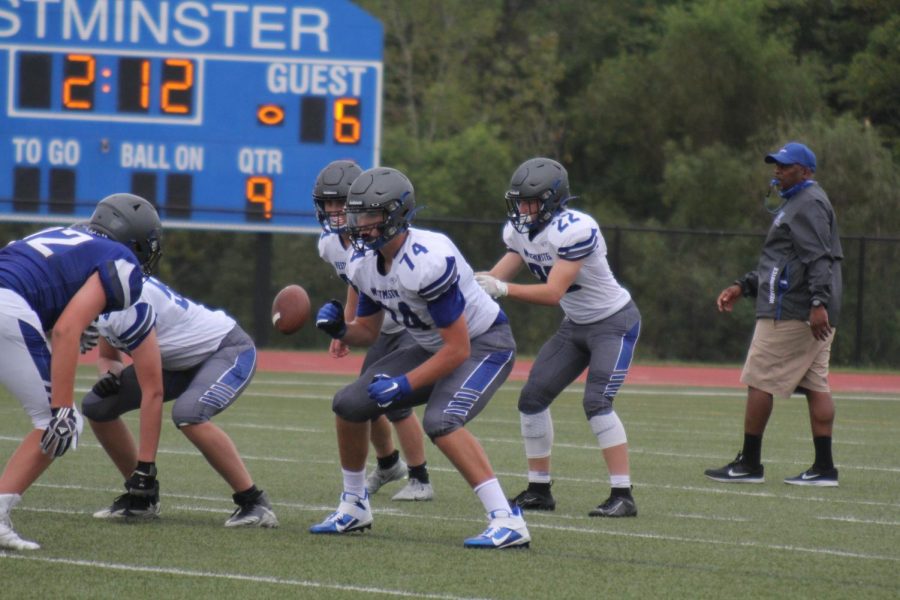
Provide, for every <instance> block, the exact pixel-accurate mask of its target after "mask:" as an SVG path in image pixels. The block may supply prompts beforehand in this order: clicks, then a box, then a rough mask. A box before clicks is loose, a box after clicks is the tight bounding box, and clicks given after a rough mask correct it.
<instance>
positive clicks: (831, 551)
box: [0, 484, 900, 598]
mask: <svg viewBox="0 0 900 600" xmlns="http://www.w3.org/2000/svg"><path fill="white" fill-rule="evenodd" d="M38 485H40V486H41V487H56V488H64V489H81V490H92V491H96V490H99V489H100V488H92V487H85V486H57V485H42V484H38ZM102 491H106V490H102ZM169 496H170V497H173V498H182V499H189V500H199V501H210V500H212V501H223V500H222V499H221V498H210V497H206V496H192V495H183V494H169ZM273 505H274V506H283V507H289V508H292V509H295V510H296V509H299V510H304V511H322V512H327V511H329V510H332V509H333V507H332V506H328V507H324V506H315V507H314V506H310V505H306V504H293V503H286V502H273ZM177 508H179V509H182V510H188V511H196V512H211V510H210V509H209V508H208V507H196V506H193V505H189V506H181V505H179V506H178V507H177ZM18 510H25V511H34V512H58V513H60V514H69V515H71V514H72V512H73V511H72V509H71V507H67V508H65V509H63V508H60V509H29V508H28V507H22V506H21V505H20V507H19V508H18ZM222 514H223V515H224V514H225V511H223V513H222ZM377 514H378V515H379V516H380V517H381V516H383V517H386V518H390V517H396V518H403V519H416V520H422V521H428V520H439V521H452V522H464V523H478V524H482V523H483V521H482V519H480V518H478V519H476V518H464V517H441V516H434V515H432V516H423V515H421V514H414V513H407V512H405V511H403V510H391V511H384V510H378V511H377ZM676 516H677V515H676ZM540 517H541V518H539V519H538V520H539V521H548V520H552V521H571V522H574V523H585V524H586V523H590V524H591V525H596V524H597V520H596V519H591V518H590V517H574V516H565V515H540ZM685 517H687V518H696V517H695V516H694V515H690V516H688V515H686V516H685ZM720 520H721V518H720ZM528 527H529V529H531V530H535V529H545V530H551V531H567V532H572V533H579V534H585V535H603V536H607V535H614V536H619V537H624V538H635V539H649V540H660V541H669V542H679V543H691V544H705V545H718V546H731V547H737V548H751V549H765V550H777V551H784V552H797V553H806V554H819V555H824V556H839V557H844V558H856V559H860V560H863V561H870V560H871V561H890V562H898V563H900V556H886V555H881V554H870V553H864V552H852V551H848V550H841V549H838V548H821V547H819V548H807V547H803V546H794V545H784V544H768V543H763V542H756V541H734V540H719V539H712V538H694V537H685V536H678V535H670V534H658V533H652V532H646V533H636V532H623V531H620V530H617V529H611V528H609V529H608V528H602V527H600V528H598V527H585V526H583V525H576V524H573V525H562V524H560V525H554V524H548V523H540V522H536V521H535V519H534V518H531V519H530V520H529V524H528ZM18 556H19V555H11V554H4V553H3V552H0V558H2V557H18ZM49 560H67V559H49ZM85 563H91V561H85ZM70 564H76V562H72V563H70ZM79 564H80V563H79ZM91 564H94V565H95V566H96V565H105V564H107V563H91ZM91 564H86V565H85V566H91ZM109 568H114V567H109ZM122 568H123V569H125V568H127V567H125V566H122ZM140 568H144V567H140ZM146 569H148V571H147V572H161V573H169V571H168V570H157V568H156V567H146ZM173 572H174V571H173ZM175 574H179V573H175ZM184 574H189V575H195V576H204V575H203V572H199V571H198V572H194V571H190V572H186V573H184ZM216 575H218V576H223V577H229V576H230V574H213V576H216ZM243 577H245V576H242V575H237V576H236V578H243ZM276 579H277V578H276ZM254 581H255V580H254ZM259 581H264V582H271V583H279V581H276V580H270V578H261V579H260V580H259ZM290 581H292V582H294V580H290ZM290 585H308V586H310V587H312V586H318V585H319V584H318V583H317V582H295V583H291V584H290ZM322 586H323V587H330V586H328V585H326V584H322ZM334 589H341V590H344V589H356V588H353V587H352V586H334ZM359 591H366V592H373V593H374V592H375V591H376V590H375V589H374V588H359ZM382 593H395V594H396V595H404V594H408V592H404V591H398V590H387V591H382ZM421 597H427V598H456V597H455V596H440V595H424V594H423V595H422V596H421Z"/></svg>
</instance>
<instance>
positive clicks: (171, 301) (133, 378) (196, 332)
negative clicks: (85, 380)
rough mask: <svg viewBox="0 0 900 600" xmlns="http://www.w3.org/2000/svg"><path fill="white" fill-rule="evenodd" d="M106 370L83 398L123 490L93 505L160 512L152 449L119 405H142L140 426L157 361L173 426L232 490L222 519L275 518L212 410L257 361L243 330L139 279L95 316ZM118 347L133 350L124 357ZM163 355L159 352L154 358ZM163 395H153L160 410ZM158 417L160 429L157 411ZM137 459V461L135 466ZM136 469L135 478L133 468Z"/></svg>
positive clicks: (256, 523) (138, 513) (243, 522)
mask: <svg viewBox="0 0 900 600" xmlns="http://www.w3.org/2000/svg"><path fill="white" fill-rule="evenodd" d="M96 327H97V329H98V331H99V333H100V336H101V340H100V359H99V361H98V363H97V367H98V368H99V370H100V372H101V373H104V375H103V376H102V377H101V378H100V379H99V380H98V381H97V383H96V384H95V385H94V386H93V389H92V390H91V391H90V392H89V393H88V394H87V395H86V396H85V398H84V400H83V402H82V411H83V413H84V416H86V417H87V418H88V422H89V423H90V424H91V429H93V431H94V435H96V437H97V439H98V440H99V441H100V444H101V445H102V446H103V448H104V449H105V450H106V452H107V454H108V455H109V457H110V458H111V459H112V461H113V463H114V464H115V465H116V467H117V468H118V469H119V471H120V472H121V473H122V474H123V475H124V476H125V477H126V479H127V481H126V483H125V490H126V491H125V493H124V494H122V495H121V496H119V497H118V498H116V499H115V501H114V502H113V504H112V505H111V506H110V507H108V508H105V509H103V510H100V511H98V512H96V513H94V517H96V518H99V519H140V518H148V517H150V518H152V517H156V516H158V515H159V482H158V481H157V479H156V465H155V463H154V462H153V458H152V457H151V458H150V459H149V461H148V459H147V458H145V457H143V456H141V455H140V454H139V453H138V450H137V448H136V447H135V444H134V440H133V439H132V437H131V432H130V431H129V429H128V426H127V425H126V424H125V422H124V421H123V420H122V419H121V418H120V417H121V415H122V414H124V413H126V412H128V411H131V410H135V409H138V408H140V410H141V415H140V423H141V425H140V427H141V432H142V438H143V432H144V428H145V427H146V423H145V419H146V418H147V417H148V415H147V413H146V412H145V407H144V403H145V397H144V394H142V387H143V375H144V373H146V372H147V371H151V372H152V370H153V369H155V370H156V374H157V377H159V378H160V379H161V381H162V383H163V389H162V390H161V394H160V396H161V398H162V400H163V401H168V400H173V399H174V400H175V403H174V406H173V407H172V420H173V421H174V422H175V426H176V427H178V428H179V429H180V430H181V432H182V433H183V434H184V435H185V437H187V438H188V439H189V440H190V441H191V443H193V444H194V445H195V446H196V447H197V449H199V450H200V452H201V453H202V454H203V456H204V457H205V458H206V460H207V461H208V462H209V464H210V465H211V466H212V467H213V469H215V470H216V472H218V473H219V475H221V476H222V478H223V479H224V480H225V481H226V482H227V483H228V485H229V486H230V487H231V489H232V490H233V492H234V493H233V495H232V499H233V500H234V503H235V504H236V505H237V508H236V509H235V510H234V513H233V514H232V515H231V518H229V519H228V520H227V521H226V522H225V526H226V527H277V526H278V519H277V518H276V516H275V513H274V512H273V511H272V504H271V502H270V501H269V498H268V495H267V494H266V493H265V492H264V491H263V490H261V489H259V488H257V487H256V485H254V483H253V479H252V478H251V477H250V473H249V472H248V471H247V468H246V466H244V462H243V461H242V460H241V457H240V454H238V451H237V448H236V447H235V445H234V442H233V441H232V440H231V438H230V437H229V436H228V434H227V433H225V432H224V431H223V430H222V429H220V428H219V427H218V426H216V425H215V424H214V423H213V422H212V421H211V420H210V419H211V418H212V417H214V416H215V415H217V414H219V413H220V412H222V411H223V410H225V409H226V408H228V407H229V406H231V404H232V403H234V401H235V400H236V399H237V398H238V396H240V394H241V393H242V392H243V391H244V390H245V389H246V387H247V386H248V385H249V384H250V380H251V378H252V377H253V375H254V373H255V371H256V347H255V346H254V344H253V340H252V339H251V338H250V336H249V335H247V333H245V332H244V330H243V329H241V327H240V326H239V325H238V324H237V323H236V322H235V320H234V319H232V318H231V317H230V316H228V315H227V314H225V312H223V311H221V310H211V309H209V308H207V307H205V306H203V305H201V304H197V303H195V302H193V301H191V300H189V299H187V298H185V297H183V296H181V295H179V294H178V293H176V292H174V291H173V290H172V289H170V288H169V287H167V286H166V285H165V284H163V283H162V282H161V281H159V280H158V279H155V278H152V277H151V278H149V279H148V280H147V281H146V282H145V283H144V289H143V292H142V293H141V297H140V299H139V300H138V301H137V302H136V303H135V304H134V305H133V306H131V307H130V308H128V309H127V310H123V311H118V312H111V313H104V314H102V315H100V317H99V318H98V319H97V321H96ZM123 354H128V355H130V356H131V358H132V360H133V362H132V364H131V365H129V366H127V367H126V366H125V365H124V364H123V356H122V355H123ZM160 359H161V360H160ZM161 406H162V404H161V402H160V404H159V407H160V410H159V414H161ZM159 414H157V415H156V416H155V417H154V416H153V415H150V418H151V419H155V423H154V426H155V432H156V439H157V440H158V439H159V429H160V428H159V419H160V416H159ZM135 464H137V467H135ZM133 472H138V473H141V474H142V477H141V478H140V479H139V481H138V483H139V485H135V481H134V479H135V477H134V475H133V474H132V475H131V476H130V477H129V474H130V473H133Z"/></svg>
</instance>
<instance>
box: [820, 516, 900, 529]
mask: <svg viewBox="0 0 900 600" xmlns="http://www.w3.org/2000/svg"><path fill="white" fill-rule="evenodd" d="M816 518H817V519H819V520H821V521H840V522H841V523H862V524H863V525H893V526H895V527H897V526H900V521H881V520H878V519H859V518H857V517H816Z"/></svg>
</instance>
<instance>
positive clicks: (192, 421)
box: [172, 402, 209, 429]
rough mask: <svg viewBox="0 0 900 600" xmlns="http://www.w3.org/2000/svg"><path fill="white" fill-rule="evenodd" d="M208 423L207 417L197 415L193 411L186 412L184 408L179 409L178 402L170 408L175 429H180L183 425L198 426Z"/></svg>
mask: <svg viewBox="0 0 900 600" xmlns="http://www.w3.org/2000/svg"><path fill="white" fill-rule="evenodd" d="M207 421H209V417H208V416H207V415H204V414H198V413H197V412H195V411H193V410H186V409H185V408H184V407H179V405H178V402H176V403H175V405H174V406H173V407H172V422H173V423H175V427H177V428H178V429H181V428H182V427H184V426H185V425H199V424H200V423H205V422H207Z"/></svg>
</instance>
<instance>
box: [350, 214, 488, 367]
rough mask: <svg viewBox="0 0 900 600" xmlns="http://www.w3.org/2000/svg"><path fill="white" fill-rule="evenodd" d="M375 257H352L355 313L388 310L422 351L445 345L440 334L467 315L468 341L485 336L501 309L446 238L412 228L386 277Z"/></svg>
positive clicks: (432, 232)
mask: <svg viewBox="0 0 900 600" xmlns="http://www.w3.org/2000/svg"><path fill="white" fill-rule="evenodd" d="M379 262H380V261H379V259H378V253H377V252H366V253H365V254H363V253H357V254H354V255H353V256H352V257H351V258H350V262H349V263H348V265H347V276H348V277H349V278H350V280H351V281H352V282H353V284H354V286H356V288H357V289H358V290H359V307H358V309H357V314H358V315H360V316H367V315H371V314H374V313H376V312H377V311H379V310H382V309H383V310H384V311H385V317H384V318H385V319H393V320H394V321H396V322H397V323H399V324H400V325H403V326H404V327H405V328H406V329H407V330H408V331H409V333H410V335H412V336H413V339H415V340H416V342H417V343H418V344H419V345H420V346H422V347H423V348H425V349H427V350H430V351H432V352H435V351H437V350H439V349H440V348H441V346H442V345H443V339H442V338H441V334H440V332H439V331H438V330H439V329H440V328H442V327H447V326H448V325H450V324H452V323H453V322H455V321H456V320H457V319H458V318H459V317H460V315H465V317H466V325H467V326H468V329H469V338H470V339H471V338H475V337H477V336H479V335H481V334H482V333H484V332H485V331H487V330H488V329H489V328H490V327H491V325H493V324H494V321H496V320H497V316H498V315H499V314H500V305H498V304H497V303H496V302H494V300H493V299H491V297H490V296H488V295H487V294H486V293H485V292H484V290H482V289H481V286H479V285H478V283H477V282H476V281H475V275H474V273H473V272H472V267H470V266H469V263H468V262H466V259H465V258H463V255H462V254H461V253H460V251H459V249H458V248H457V247H456V245H455V244H454V243H453V242H451V241H450V239H449V238H448V237H447V236H445V235H444V234H442V233H437V232H435V231H427V230H425V229H417V228H414V227H411V228H410V229H409V235H407V237H406V241H405V242H404V243H403V247H402V248H400V250H399V251H398V252H397V255H396V256H394V259H393V261H392V263H391V268H390V270H389V271H388V272H387V273H381V272H379Z"/></svg>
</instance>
